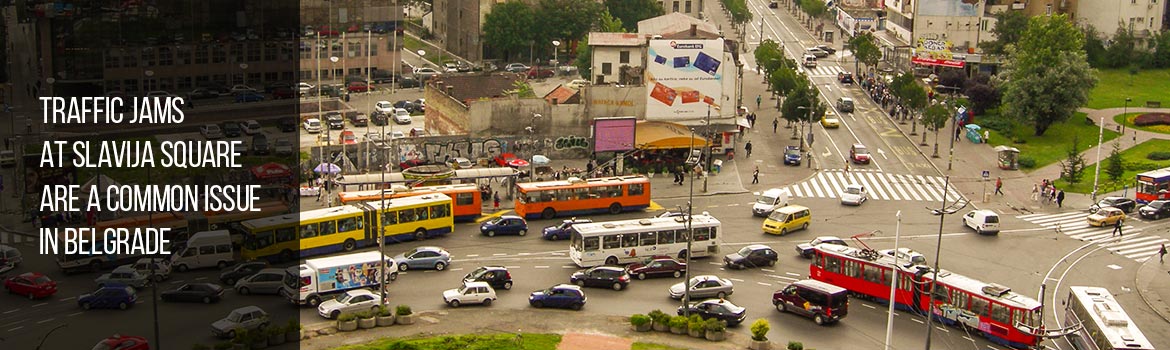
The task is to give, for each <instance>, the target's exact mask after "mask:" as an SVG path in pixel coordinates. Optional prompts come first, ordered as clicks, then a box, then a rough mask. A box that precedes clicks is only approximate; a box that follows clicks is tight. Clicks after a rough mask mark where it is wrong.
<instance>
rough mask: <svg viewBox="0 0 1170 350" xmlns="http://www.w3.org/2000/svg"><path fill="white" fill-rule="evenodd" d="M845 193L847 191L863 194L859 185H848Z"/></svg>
mask: <svg viewBox="0 0 1170 350" xmlns="http://www.w3.org/2000/svg"><path fill="white" fill-rule="evenodd" d="M845 193H847V194H861V189H860V188H857V187H846V188H845Z"/></svg>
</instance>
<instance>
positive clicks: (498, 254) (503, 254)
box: [492, 253, 508, 256]
mask: <svg viewBox="0 0 1170 350" xmlns="http://www.w3.org/2000/svg"><path fill="white" fill-rule="evenodd" d="M505 255H508V254H506V253H495V254H492V256H505Z"/></svg>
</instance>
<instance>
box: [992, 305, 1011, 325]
mask: <svg viewBox="0 0 1170 350" xmlns="http://www.w3.org/2000/svg"><path fill="white" fill-rule="evenodd" d="M1009 311H1010V309H1008V308H1007V306H1004V305H1002V304H991V319H992V320H994V321H995V322H999V323H1008V321H1010V320H1011V313H1010V312H1009Z"/></svg>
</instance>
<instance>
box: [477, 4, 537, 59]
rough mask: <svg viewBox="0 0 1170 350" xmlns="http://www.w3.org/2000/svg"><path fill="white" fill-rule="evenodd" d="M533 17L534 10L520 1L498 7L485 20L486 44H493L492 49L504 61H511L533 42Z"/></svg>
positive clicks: (484, 34)
mask: <svg viewBox="0 0 1170 350" xmlns="http://www.w3.org/2000/svg"><path fill="white" fill-rule="evenodd" d="M533 15H534V13H533V11H532V8H531V7H529V6H528V4H525V3H523V2H520V1H516V0H512V1H508V2H505V3H502V4H498V5H496V6H495V7H494V8H492V12H491V13H488V14H487V16H485V17H484V20H483V39H484V42H487V43H491V48H492V49H494V51H495V53H496V54H498V55H502V56H503V57H504V60H506V61H511V60H512V57H513V55H514V54H516V53H517V52H521V51H522V50H523V49H526V48H528V42H529V40H532V35H531V33H532V26H533V25H534V24H535V22H534V20H533Z"/></svg>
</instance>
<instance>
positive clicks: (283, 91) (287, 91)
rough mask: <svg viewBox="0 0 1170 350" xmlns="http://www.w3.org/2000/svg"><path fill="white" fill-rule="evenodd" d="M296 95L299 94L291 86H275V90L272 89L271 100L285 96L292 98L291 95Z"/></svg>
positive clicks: (284, 97)
mask: <svg viewBox="0 0 1170 350" xmlns="http://www.w3.org/2000/svg"><path fill="white" fill-rule="evenodd" d="M297 95H299V93H297V92H295V91H293V89H292V88H288V87H282V88H277V89H276V90H272V99H273V100H283V99H286V98H293V97H296V96H297Z"/></svg>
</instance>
